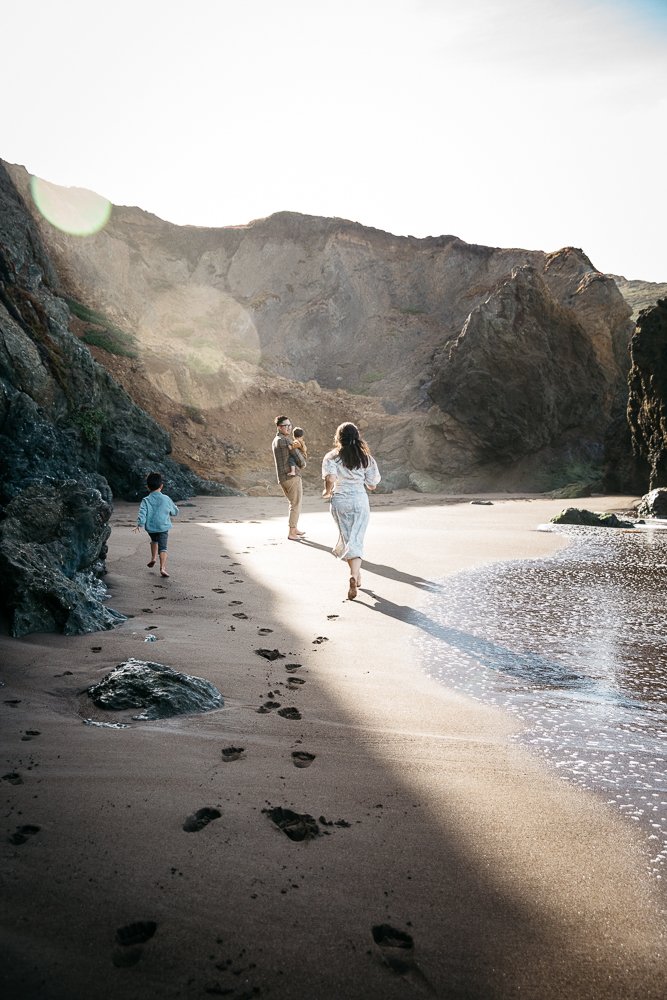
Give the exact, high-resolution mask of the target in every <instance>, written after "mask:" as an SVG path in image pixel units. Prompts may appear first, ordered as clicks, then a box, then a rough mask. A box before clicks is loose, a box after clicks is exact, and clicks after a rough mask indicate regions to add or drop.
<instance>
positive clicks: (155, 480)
mask: <svg viewBox="0 0 667 1000" xmlns="http://www.w3.org/2000/svg"><path fill="white" fill-rule="evenodd" d="M163 485H164V483H163V479H162V476H161V475H160V473H159V472H149V473H148V475H147V476H146V486H147V487H148V489H149V490H151V491H152V490H157V489H158V488H159V487H160V486H163Z"/></svg>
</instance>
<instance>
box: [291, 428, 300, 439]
mask: <svg viewBox="0 0 667 1000" xmlns="http://www.w3.org/2000/svg"><path fill="white" fill-rule="evenodd" d="M292 437H295V438H302V437H303V427H293V428H292Z"/></svg>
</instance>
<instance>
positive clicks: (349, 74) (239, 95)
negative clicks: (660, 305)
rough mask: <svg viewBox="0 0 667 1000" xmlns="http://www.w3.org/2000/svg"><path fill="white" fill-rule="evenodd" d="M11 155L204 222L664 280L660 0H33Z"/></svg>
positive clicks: (17, 54)
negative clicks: (577, 265) (580, 259)
mask: <svg viewBox="0 0 667 1000" xmlns="http://www.w3.org/2000/svg"><path fill="white" fill-rule="evenodd" d="M2 19H3V35H4V38H5V44H4V45H3V58H2V62H1V64H0V81H2V89H3V111H2V124H1V126H0V158H2V159H4V160H6V161H8V162H10V163H19V164H22V165H23V166H25V167H26V168H27V169H28V171H29V172H30V173H31V174H33V175H36V176H38V177H41V178H44V179H45V180H47V181H50V182H53V183H55V184H61V185H65V186H67V187H82V188H87V189H90V190H93V191H95V192H98V193H99V194H101V195H104V196H105V197H106V198H108V199H109V200H110V201H111V202H113V203H114V204H117V205H136V206H138V207H140V208H143V209H145V210H146V211H149V212H152V213H154V214H155V215H157V216H159V217H160V218H162V219H166V220H168V221H170V222H175V223H178V224H193V225H199V226H213V227H217V226H227V225H239V224H244V223H247V222H250V221H252V220H253V219H258V218H263V217H265V216H267V215H271V214H272V213H274V212H279V211H293V212H302V213H305V214H308V215H319V216H327V217H333V216H337V217H340V218H345V219H351V220H353V221H356V222H360V223H362V224H363V225H366V226H373V227H375V228H377V229H383V230H385V231H387V232H391V233H394V234H396V235H413V236H420V237H421V236H438V235H455V236H458V237H460V238H461V239H463V240H465V241H467V242H469V243H480V244H484V245H488V246H501V247H521V248H525V249H531V250H545V251H552V250H557V249H559V248H561V247H563V246H576V247H581V248H582V249H583V250H584V252H585V253H586V254H587V255H588V256H589V257H590V259H591V261H592V262H593V264H594V265H595V267H597V268H599V269H600V270H601V271H605V272H610V273H613V274H621V275H624V276H625V277H626V278H641V279H644V280H647V281H667V198H666V197H665V176H666V175H667V155H666V154H667V128H666V125H667V0H335V2H334V0H282V2H280V0H189V3H187V4H185V3H183V0H178V2H175V0H159V2H157V0H133V2H128V0H115V2H114V3H110V2H106V3H101V2H99V0H97V2H96V0H30V3H23V4H18V3H14V4H12V5H7V9H4V8H3V16H2Z"/></svg>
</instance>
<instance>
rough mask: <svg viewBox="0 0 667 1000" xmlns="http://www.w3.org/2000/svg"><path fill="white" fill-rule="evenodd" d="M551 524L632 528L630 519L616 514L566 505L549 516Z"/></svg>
mask: <svg viewBox="0 0 667 1000" xmlns="http://www.w3.org/2000/svg"><path fill="white" fill-rule="evenodd" d="M551 523H552V524H582V525H585V526H586V527H589V528H634V524H633V522H632V521H625V520H623V518H620V517H617V516H616V514H596V513H594V512H593V511H592V510H584V509H583V508H580V507H566V508H565V510H562V511H561V512H560V514H556V516H555V517H552V518H551Z"/></svg>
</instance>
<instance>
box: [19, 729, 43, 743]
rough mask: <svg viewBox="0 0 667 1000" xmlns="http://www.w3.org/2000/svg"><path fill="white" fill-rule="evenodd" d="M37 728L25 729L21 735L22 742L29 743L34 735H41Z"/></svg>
mask: <svg viewBox="0 0 667 1000" xmlns="http://www.w3.org/2000/svg"><path fill="white" fill-rule="evenodd" d="M41 735H42V734H41V733H40V731H39V729H26V731H25V735H23V736H22V737H21V739H22V740H23V742H24V743H29V742H30V740H32V739H33V738H34V737H35V736H41Z"/></svg>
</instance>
